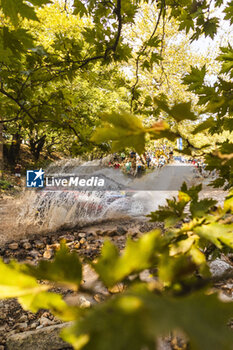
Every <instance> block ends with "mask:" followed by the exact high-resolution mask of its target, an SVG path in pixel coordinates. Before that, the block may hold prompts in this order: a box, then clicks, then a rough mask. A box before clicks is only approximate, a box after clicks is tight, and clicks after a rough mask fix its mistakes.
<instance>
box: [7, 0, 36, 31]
mask: <svg viewBox="0 0 233 350" xmlns="http://www.w3.org/2000/svg"><path fill="white" fill-rule="evenodd" d="M28 3H29V2H28ZM1 8H2V11H3V13H4V14H5V16H7V17H9V18H10V19H11V22H12V23H13V24H14V25H17V24H18V23H19V15H20V16H21V17H22V18H27V19H32V20H36V21H37V20H38V18H37V16H36V13H35V11H34V8H33V7H32V6H30V5H29V4H27V3H25V2H24V1H23V0H1Z"/></svg>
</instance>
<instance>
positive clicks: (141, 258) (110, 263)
mask: <svg viewBox="0 0 233 350" xmlns="http://www.w3.org/2000/svg"><path fill="white" fill-rule="evenodd" d="M159 236H160V231H158V230H156V231H152V232H150V233H148V234H145V235H144V236H142V237H141V238H140V239H139V240H138V241H136V242H134V241H132V240H128V241H127V245H126V248H125V250H124V251H123V253H122V255H120V254H119V252H118V250H117V248H116V247H115V246H114V245H113V244H112V243H111V242H109V241H106V242H105V244H104V246H103V248H102V252H101V257H100V258H99V260H98V262H97V263H96V264H93V268H94V269H95V271H96V272H97V273H98V274H99V276H100V278H101V280H102V281H103V282H104V284H105V285H106V286H107V287H112V286H114V285H115V284H116V283H118V282H120V281H122V280H123V279H124V278H125V277H127V276H129V275H130V274H133V273H136V272H140V271H143V270H144V269H147V268H149V267H150V266H151V265H152V264H153V262H154V260H155V250H156V249H159V248H160V239H159Z"/></svg>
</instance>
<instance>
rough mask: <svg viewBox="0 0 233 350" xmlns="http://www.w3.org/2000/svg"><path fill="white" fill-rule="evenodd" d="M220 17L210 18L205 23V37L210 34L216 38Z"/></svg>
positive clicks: (212, 37)
mask: <svg viewBox="0 0 233 350" xmlns="http://www.w3.org/2000/svg"><path fill="white" fill-rule="evenodd" d="M218 24H219V19H218V18H216V17H213V18H210V19H208V20H207V21H206V22H205V23H204V25H203V31H204V34H205V37H207V36H210V37H211V39H214V36H215V35H216V34H217V29H218V27H219V25H218Z"/></svg>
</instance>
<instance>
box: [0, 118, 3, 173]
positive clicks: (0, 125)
mask: <svg viewBox="0 0 233 350" xmlns="http://www.w3.org/2000/svg"><path fill="white" fill-rule="evenodd" d="M0 120H1V117H0ZM3 161H4V159H3V123H0V178H2V177H3V166H4V164H3Z"/></svg>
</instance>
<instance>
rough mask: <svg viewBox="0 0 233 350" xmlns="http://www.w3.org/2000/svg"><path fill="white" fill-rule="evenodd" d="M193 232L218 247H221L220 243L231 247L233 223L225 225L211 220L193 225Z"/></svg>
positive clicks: (232, 245)
mask: <svg viewBox="0 0 233 350" xmlns="http://www.w3.org/2000/svg"><path fill="white" fill-rule="evenodd" d="M194 232H195V233H196V234H198V235H199V236H200V237H202V238H205V239H207V240H209V241H210V242H212V243H213V244H214V245H216V247H217V248H219V249H221V248H222V244H225V245H227V246H228V247H230V248H232V249H233V224H229V225H225V224H221V223H219V222H213V223H210V224H207V225H201V226H198V227H195V228H194Z"/></svg>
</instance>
